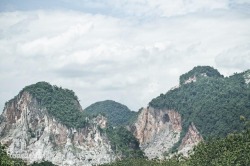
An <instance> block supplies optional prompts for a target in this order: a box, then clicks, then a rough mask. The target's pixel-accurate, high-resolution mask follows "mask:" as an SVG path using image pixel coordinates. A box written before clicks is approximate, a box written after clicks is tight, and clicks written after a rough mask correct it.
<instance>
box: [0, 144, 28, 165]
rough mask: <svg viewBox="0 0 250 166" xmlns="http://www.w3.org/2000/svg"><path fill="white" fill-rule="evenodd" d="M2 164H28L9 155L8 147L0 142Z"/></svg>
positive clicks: (0, 160) (0, 162)
mask: <svg viewBox="0 0 250 166" xmlns="http://www.w3.org/2000/svg"><path fill="white" fill-rule="evenodd" d="M0 165H1V166H2V165H3V166H26V165H27V164H26V163H25V162H23V161H22V160H20V159H14V158H11V157H9V156H8V154H7V152H6V149H5V147H4V146H3V145H1V143H0Z"/></svg>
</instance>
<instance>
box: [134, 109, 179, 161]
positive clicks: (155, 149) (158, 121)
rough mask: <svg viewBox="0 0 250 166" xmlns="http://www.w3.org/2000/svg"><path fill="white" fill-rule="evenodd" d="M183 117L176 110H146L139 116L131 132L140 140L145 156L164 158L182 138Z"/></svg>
mask: <svg viewBox="0 0 250 166" xmlns="http://www.w3.org/2000/svg"><path fill="white" fill-rule="evenodd" d="M181 130H182V127H181V116H180V114H179V113H178V112H176V111H174V110H156V109H154V108H151V107H149V108H145V109H143V110H142V111H141V113H140V114H139V115H138V119H137V121H136V123H135V124H134V125H133V126H132V128H131V131H132V132H133V134H134V136H135V137H136V138H137V139H138V140H139V142H140V147H141V148H142V150H143V151H144V152H145V155H146V156H147V157H149V158H150V159H152V158H156V157H157V158H162V157H163V153H164V152H167V151H168V150H169V149H170V148H171V147H172V146H173V145H174V144H175V143H176V142H178V140H179V137H180V132H181Z"/></svg>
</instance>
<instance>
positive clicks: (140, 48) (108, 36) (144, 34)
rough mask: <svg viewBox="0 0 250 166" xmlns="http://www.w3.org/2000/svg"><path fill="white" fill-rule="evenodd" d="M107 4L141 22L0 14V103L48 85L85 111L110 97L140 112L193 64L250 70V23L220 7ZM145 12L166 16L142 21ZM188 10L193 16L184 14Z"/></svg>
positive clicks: (195, 3)
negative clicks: (69, 94)
mask: <svg viewBox="0 0 250 166" xmlns="http://www.w3.org/2000/svg"><path fill="white" fill-rule="evenodd" d="M109 2H110V1H109ZM111 2H112V1H111ZM113 2H116V3H114V4H113V6H115V7H116V8H118V5H120V4H121V3H122V5H123V8H122V10H123V11H124V12H125V11H126V10H127V11H126V12H132V13H133V12H135V15H140V17H139V18H138V17H126V18H117V17H114V16H107V15H101V14H95V15H94V14H87V13H83V12H74V11H64V10H61V11H59V10H58V11H46V10H38V11H37V10H35V11H29V12H27V11H26V12H25V11H23V12H21V11H19V12H2V13H0V25H1V26H0V58H1V61H0V69H1V70H0V73H1V74H0V79H1V86H0V96H2V97H1V99H0V100H1V101H0V102H1V103H4V102H5V101H7V100H8V99H10V98H11V97H13V96H14V95H16V94H17V93H18V91H19V90H21V88H22V87H24V86H26V85H29V84H32V83H35V82H37V81H48V82H50V83H52V84H56V85H58V86H63V87H65V88H70V89H73V90H74V91H75V92H76V94H77V95H78V96H79V98H80V100H81V103H82V105H83V107H86V106H88V105H89V104H91V103H93V102H95V101H99V100H105V99H113V100H116V101H118V102H122V103H124V104H126V105H128V106H129V107H130V108H132V109H133V110H138V109H139V108H140V107H142V106H146V105H147V103H148V102H149V101H150V100H151V99H152V98H154V97H156V96H158V95H159V94H160V93H165V92H166V91H167V90H169V89H170V88H171V87H173V86H175V85H176V84H178V78H179V75H180V74H182V73H184V72H187V71H188V70H190V69H191V68H192V67H194V66H196V65H212V66H214V67H217V68H218V69H220V70H222V71H223V73H225V74H232V72H234V71H231V68H232V67H233V68H235V69H237V70H243V69H245V68H246V67H247V66H250V62H249V59H250V57H249V51H248V50H249V48H250V42H249V41H250V37H249V36H250V31H249V29H250V18H249V16H248V15H246V14H242V13H240V12H238V11H231V10H230V9H228V3H226V1H215V0H213V1H203V2H201V1H194V0H193V1H171V3H170V1H139V0H138V1H133V3H132V2H130V1H129V0H128V1H126V2H125V1H123V2H120V1H119V3H118V1H113ZM212 2H213V3H212ZM106 5H109V4H106ZM104 6H105V5H104ZM137 9H138V10H137ZM174 9H175V10H174ZM214 9H223V10H214ZM224 9H225V10H224ZM203 10H205V11H206V12H201V11H203ZM147 12H149V14H150V12H151V14H153V15H154V16H157V14H159V16H168V17H166V18H164V17H155V18H154V19H152V20H151V19H149V20H147V21H141V19H140V18H141V16H143V17H145V18H149V17H148V14H147ZM158 12H159V13H158ZM192 12H198V13H196V14H187V13H192ZM185 14H186V15H185ZM132 15H133V14H132ZM177 15H179V16H178V17H175V16H177ZM172 16H174V17H172ZM241 45H244V47H242V46H241ZM225 57H227V58H226V60H224V59H225ZM235 61H236V62H237V63H234V62H235ZM242 66H245V67H242Z"/></svg>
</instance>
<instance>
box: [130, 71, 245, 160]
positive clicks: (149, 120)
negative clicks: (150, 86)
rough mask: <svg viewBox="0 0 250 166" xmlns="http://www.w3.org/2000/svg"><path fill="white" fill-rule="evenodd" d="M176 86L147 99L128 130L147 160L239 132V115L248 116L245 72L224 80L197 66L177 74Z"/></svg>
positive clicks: (216, 74) (214, 72)
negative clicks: (177, 81)
mask: <svg viewBox="0 0 250 166" xmlns="http://www.w3.org/2000/svg"><path fill="white" fill-rule="evenodd" d="M180 84H181V85H180V86H178V88H175V89H172V90H170V91H168V92H167V93H166V94H161V95H160V96H158V97H156V98H155V99H153V100H152V101H151V102H150V103H149V106H148V108H147V109H143V110H142V111H141V112H140V113H139V115H138V119H137V121H136V122H135V124H134V125H133V126H132V127H131V131H132V132H133V133H134V135H135V137H136V138H137V139H138V140H139V142H140V146H141V148H142V149H143V150H144V152H145V154H146V155H147V156H148V157H149V158H155V157H160V158H161V157H163V155H164V154H168V153H171V152H174V151H176V150H178V151H179V152H181V153H184V154H185V155H187V152H188V151H189V150H190V149H192V148H193V146H194V145H197V144H198V143H199V142H200V141H201V140H203V139H205V140H207V139H209V138H211V137H225V136H226V135H227V134H228V133H232V132H234V131H239V130H242V129H243V125H242V123H241V122H240V119H239V117H240V116H241V115H243V116H245V117H246V118H248V119H249V118H250V87H249V71H246V72H243V73H240V74H234V75H233V76H230V77H226V78H224V77H223V76H222V75H221V74H220V73H219V72H218V71H217V70H216V69H213V68H212V67H208V66H205V67H202V66H199V67H195V68H194V69H193V70H191V71H189V72H188V73H186V74H184V75H182V76H181V77H180ZM171 113H172V114H171ZM166 117H167V118H166ZM171 117H172V118H171ZM164 119H165V120H164ZM166 119H168V121H166ZM171 119H172V120H171ZM173 119H175V120H173ZM176 121H178V128H175V127H173V126H175V124H176Z"/></svg>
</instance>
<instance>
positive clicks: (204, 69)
mask: <svg viewBox="0 0 250 166" xmlns="http://www.w3.org/2000/svg"><path fill="white" fill-rule="evenodd" d="M202 74H206V76H207V77H217V78H218V77H222V78H223V75H221V74H220V73H219V72H218V70H216V69H214V68H213V67H210V66H196V67H194V68H193V69H192V70H190V71H189V72H187V73H186V74H183V75H181V76H180V85H182V84H183V83H184V82H185V81H186V80H188V79H189V78H191V77H194V76H195V77H198V78H199V77H202Z"/></svg>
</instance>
